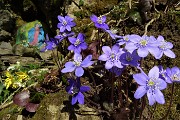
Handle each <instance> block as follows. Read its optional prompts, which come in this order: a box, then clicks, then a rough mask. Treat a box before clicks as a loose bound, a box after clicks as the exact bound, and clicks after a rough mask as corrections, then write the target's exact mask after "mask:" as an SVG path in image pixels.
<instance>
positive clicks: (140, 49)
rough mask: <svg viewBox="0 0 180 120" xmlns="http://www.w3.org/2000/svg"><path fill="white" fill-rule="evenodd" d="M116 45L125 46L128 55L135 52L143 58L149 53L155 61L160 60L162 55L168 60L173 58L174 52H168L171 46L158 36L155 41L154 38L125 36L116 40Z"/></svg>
mask: <svg viewBox="0 0 180 120" xmlns="http://www.w3.org/2000/svg"><path fill="white" fill-rule="evenodd" d="M118 44H119V45H123V44H125V49H126V50H128V51H129V52H130V53H132V52H133V51H134V50H137V53H138V55H139V56H140V57H143V58H144V57H146V56H147V55H148V54H149V53H151V54H152V55H153V56H154V57H155V58H156V59H160V58H161V57H162V55H163V53H164V54H165V55H166V56H168V57H170V58H175V54H174V52H172V51H171V50H170V49H172V48H173V44H172V43H171V42H167V41H165V40H164V37H163V36H158V38H157V39H156V38H155V37H154V36H145V35H143V36H142V37H141V36H139V35H136V34H132V35H126V36H124V37H123V38H122V39H120V40H118Z"/></svg>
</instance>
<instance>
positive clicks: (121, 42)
mask: <svg viewBox="0 0 180 120" xmlns="http://www.w3.org/2000/svg"><path fill="white" fill-rule="evenodd" d="M130 37H131V35H125V36H123V37H122V38H121V39H119V40H118V41H117V42H118V44H119V45H123V44H127V43H130V42H131V41H130V39H129V38H130ZM125 48H126V47H125Z"/></svg>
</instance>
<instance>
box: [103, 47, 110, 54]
mask: <svg viewBox="0 0 180 120" xmlns="http://www.w3.org/2000/svg"><path fill="white" fill-rule="evenodd" d="M102 51H103V52H104V53H105V54H107V55H109V54H111V48H110V47H109V46H103V47H102Z"/></svg>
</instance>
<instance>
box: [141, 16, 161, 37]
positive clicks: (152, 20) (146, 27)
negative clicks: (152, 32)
mask: <svg viewBox="0 0 180 120" xmlns="http://www.w3.org/2000/svg"><path fill="white" fill-rule="evenodd" d="M159 17H160V14H158V16H157V17H155V18H153V19H151V21H149V22H148V23H147V24H146V26H145V30H144V31H145V32H144V35H147V29H148V27H149V25H151V24H152V23H153V22H154V21H155V20H157V19H159Z"/></svg>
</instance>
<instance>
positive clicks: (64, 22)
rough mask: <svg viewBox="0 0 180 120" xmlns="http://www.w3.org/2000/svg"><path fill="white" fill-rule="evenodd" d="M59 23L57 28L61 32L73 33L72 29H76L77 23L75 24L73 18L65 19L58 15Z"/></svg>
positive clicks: (67, 17) (66, 17)
mask: <svg viewBox="0 0 180 120" xmlns="http://www.w3.org/2000/svg"><path fill="white" fill-rule="evenodd" d="M58 20H59V21H60V23H58V25H57V27H58V28H59V29H60V32H64V31H65V30H67V31H71V27H74V26H75V25H76V23H74V22H73V20H74V19H73V18H71V17H69V16H68V15H67V16H65V17H63V16H60V15H58Z"/></svg>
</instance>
